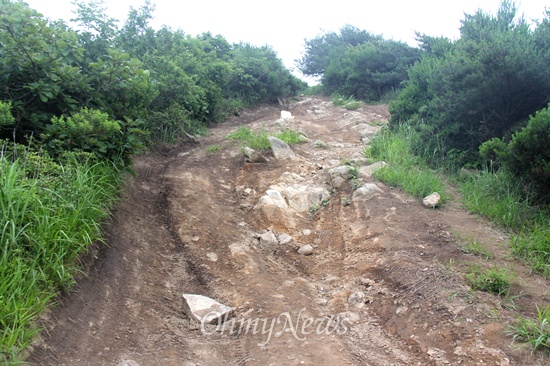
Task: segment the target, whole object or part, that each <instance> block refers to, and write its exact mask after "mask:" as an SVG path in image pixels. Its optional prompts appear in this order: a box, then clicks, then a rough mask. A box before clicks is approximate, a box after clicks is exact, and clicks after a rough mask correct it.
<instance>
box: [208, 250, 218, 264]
mask: <svg viewBox="0 0 550 366" xmlns="http://www.w3.org/2000/svg"><path fill="white" fill-rule="evenodd" d="M206 257H207V258H208V260H209V261H211V262H217V261H218V255H217V254H216V253H214V252H210V253H207V254H206Z"/></svg>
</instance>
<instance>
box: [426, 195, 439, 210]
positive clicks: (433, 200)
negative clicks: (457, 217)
mask: <svg viewBox="0 0 550 366" xmlns="http://www.w3.org/2000/svg"><path fill="white" fill-rule="evenodd" d="M440 202H441V196H440V195H439V193H437V192H434V193H432V194H430V195H429V196H427V197H425V198H424V199H423V200H422V204H423V205H424V206H425V207H429V208H436V207H437V206H438V205H439V203H440Z"/></svg>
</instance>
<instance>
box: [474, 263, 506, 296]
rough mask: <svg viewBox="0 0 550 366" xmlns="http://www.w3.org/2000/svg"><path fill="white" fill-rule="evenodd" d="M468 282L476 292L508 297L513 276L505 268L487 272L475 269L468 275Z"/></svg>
mask: <svg viewBox="0 0 550 366" xmlns="http://www.w3.org/2000/svg"><path fill="white" fill-rule="evenodd" d="M466 280H467V281H468V283H469V285H470V286H471V287H472V288H473V289H474V290H481V291H486V292H490V293H493V294H496V295H499V296H505V297H506V296H508V294H509V292H510V287H511V284H512V275H511V274H510V273H509V272H508V271H507V270H506V269H504V268H498V267H493V268H489V269H486V270H481V269H479V268H475V269H472V270H471V272H470V273H468V274H467V275H466Z"/></svg>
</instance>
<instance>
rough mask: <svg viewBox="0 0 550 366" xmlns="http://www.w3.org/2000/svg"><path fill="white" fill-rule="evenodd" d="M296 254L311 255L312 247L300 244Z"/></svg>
mask: <svg viewBox="0 0 550 366" xmlns="http://www.w3.org/2000/svg"><path fill="white" fill-rule="evenodd" d="M298 254H301V255H311V254H313V247H312V246H311V245H309V244H306V245H302V246H301V247H300V249H298Z"/></svg>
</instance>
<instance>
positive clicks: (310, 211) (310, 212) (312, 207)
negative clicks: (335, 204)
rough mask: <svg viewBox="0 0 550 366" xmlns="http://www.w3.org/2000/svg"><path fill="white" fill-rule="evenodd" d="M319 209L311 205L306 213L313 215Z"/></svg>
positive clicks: (317, 206)
mask: <svg viewBox="0 0 550 366" xmlns="http://www.w3.org/2000/svg"><path fill="white" fill-rule="evenodd" d="M320 209H321V207H320V206H319V205H312V206H311V207H310V208H309V211H308V213H309V214H310V215H315V214H316V213H317V212H318V211H319V210H320Z"/></svg>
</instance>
